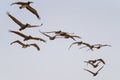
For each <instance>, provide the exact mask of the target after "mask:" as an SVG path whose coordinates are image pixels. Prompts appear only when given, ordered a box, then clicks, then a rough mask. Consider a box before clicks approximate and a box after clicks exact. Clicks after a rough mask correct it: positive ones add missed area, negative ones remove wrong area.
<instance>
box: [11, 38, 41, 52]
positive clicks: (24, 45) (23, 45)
mask: <svg viewBox="0 0 120 80" xmlns="http://www.w3.org/2000/svg"><path fill="white" fill-rule="evenodd" d="M13 43H18V44H20V45H21V46H22V48H27V47H30V46H33V47H35V48H36V49H37V50H38V51H39V50H40V48H39V47H38V45H37V44H24V43H22V42H21V41H19V40H16V41H14V42H12V43H10V45H12V44H13Z"/></svg>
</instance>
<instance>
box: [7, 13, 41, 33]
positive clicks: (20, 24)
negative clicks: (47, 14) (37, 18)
mask: <svg viewBox="0 0 120 80" xmlns="http://www.w3.org/2000/svg"><path fill="white" fill-rule="evenodd" d="M7 15H8V16H9V17H10V18H11V19H12V20H13V21H14V22H15V23H16V24H18V25H19V26H20V28H19V31H21V30H24V29H26V28H33V27H40V26H42V25H43V24H41V25H40V26H39V25H30V24H28V23H26V24H23V23H22V22H20V21H19V20H18V19H16V18H15V17H14V16H12V15H11V14H10V13H9V12H7Z"/></svg>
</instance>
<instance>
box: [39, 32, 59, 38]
mask: <svg viewBox="0 0 120 80" xmlns="http://www.w3.org/2000/svg"><path fill="white" fill-rule="evenodd" d="M40 33H42V34H43V35H45V36H47V37H48V38H49V39H50V40H54V39H55V38H60V37H57V35H54V36H50V35H48V34H46V33H44V32H41V31H40Z"/></svg>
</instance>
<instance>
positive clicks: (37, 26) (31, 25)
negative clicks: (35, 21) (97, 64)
mask: <svg viewBox="0 0 120 80" xmlns="http://www.w3.org/2000/svg"><path fill="white" fill-rule="evenodd" d="M42 25H43V24H41V25H30V26H28V27H27V28H32V27H40V26H42Z"/></svg>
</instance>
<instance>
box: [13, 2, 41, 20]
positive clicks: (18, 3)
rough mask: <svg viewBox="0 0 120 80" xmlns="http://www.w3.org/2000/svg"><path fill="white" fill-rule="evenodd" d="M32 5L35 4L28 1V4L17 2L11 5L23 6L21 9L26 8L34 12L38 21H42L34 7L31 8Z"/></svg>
mask: <svg viewBox="0 0 120 80" xmlns="http://www.w3.org/2000/svg"><path fill="white" fill-rule="evenodd" d="M31 3H33V2H30V1H28V2H15V3H12V4H11V5H14V4H17V5H21V6H20V7H19V8H20V9H22V8H26V9H28V10H29V11H30V12H32V13H33V14H34V15H36V16H37V18H38V19H40V17H39V15H38V12H37V11H36V10H35V9H34V8H33V7H31V6H30V4H31Z"/></svg>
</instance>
